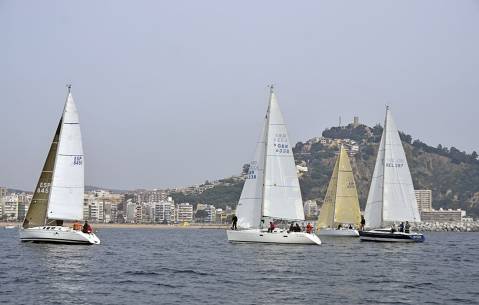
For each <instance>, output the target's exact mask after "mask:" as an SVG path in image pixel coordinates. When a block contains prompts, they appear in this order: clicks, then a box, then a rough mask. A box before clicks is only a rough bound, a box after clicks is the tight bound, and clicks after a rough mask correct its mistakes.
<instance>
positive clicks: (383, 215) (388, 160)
mask: <svg viewBox="0 0 479 305" xmlns="http://www.w3.org/2000/svg"><path fill="white" fill-rule="evenodd" d="M365 219H366V226H367V227H370V228H377V227H382V226H384V225H385V223H386V222H396V221H410V222H420V221H421V218H420V215H419V210H418V208H417V202H416V196H415V193H414V186H413V183H412V178H411V172H410V171H409V166H408V163H407V160H406V154H405V153H404V148H403V146H402V142H401V139H400V137H399V132H398V130H397V127H396V124H395V123H394V120H393V118H392V115H391V111H390V110H389V107H387V108H386V119H385V122H384V130H383V134H382V137H381V143H380V145H379V151H378V156H377V159H376V166H375V168H374V174H373V179H372V181H371V187H370V189H369V195H368V201H367V205H366V211H365Z"/></svg>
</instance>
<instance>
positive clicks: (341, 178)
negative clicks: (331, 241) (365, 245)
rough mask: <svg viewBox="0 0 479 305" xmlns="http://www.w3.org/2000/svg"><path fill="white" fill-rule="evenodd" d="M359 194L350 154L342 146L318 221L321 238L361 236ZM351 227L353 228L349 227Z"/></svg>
mask: <svg viewBox="0 0 479 305" xmlns="http://www.w3.org/2000/svg"><path fill="white" fill-rule="evenodd" d="M360 222H361V212H360V210H359V200H358V192H357V190H356V183H355V182H354V176H353V170H352V168H351V164H350V163H349V158H348V153H347V151H346V149H345V148H344V147H343V146H342V145H341V148H340V151H339V155H338V158H337V159H336V163H335V165H334V170H333V175H332V176H331V180H330V181H329V186H328V190H327V191H326V197H325V198H324V203H323V207H322V208H321V213H320V215H319V219H318V228H319V232H318V234H319V235H320V236H349V237H357V236H359V233H358V230H357V229H355V228H358V227H359V224H360ZM349 226H351V228H350V227H349Z"/></svg>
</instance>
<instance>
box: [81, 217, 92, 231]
mask: <svg viewBox="0 0 479 305" xmlns="http://www.w3.org/2000/svg"><path fill="white" fill-rule="evenodd" d="M82 232H83V233H88V234H90V233H92V232H93V228H92V227H91V226H90V224H88V221H86V220H85V223H84V224H83V229H82Z"/></svg>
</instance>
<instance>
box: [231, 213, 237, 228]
mask: <svg viewBox="0 0 479 305" xmlns="http://www.w3.org/2000/svg"><path fill="white" fill-rule="evenodd" d="M231 220H232V225H231V230H238V227H237V226H236V224H237V223H238V217H236V215H233V218H232V219H231Z"/></svg>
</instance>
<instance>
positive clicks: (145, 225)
mask: <svg viewBox="0 0 479 305" xmlns="http://www.w3.org/2000/svg"><path fill="white" fill-rule="evenodd" d="M72 225H73V223H70V222H65V223H64V226H68V227H71V226H72ZM91 225H92V226H93V228H94V229H108V228H111V229H163V230H168V229H217V230H218V229H221V230H226V229H228V228H229V227H230V225H225V224H207V223H204V224H203V223H193V224H188V225H183V224H171V225H167V224H157V223H152V224H148V223H91ZM5 226H15V227H20V226H21V223H20V222H0V228H4V227H5Z"/></svg>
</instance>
